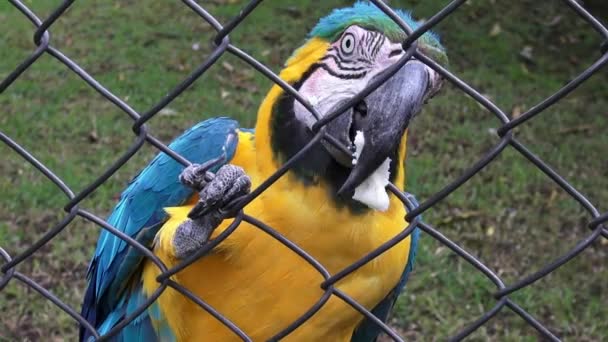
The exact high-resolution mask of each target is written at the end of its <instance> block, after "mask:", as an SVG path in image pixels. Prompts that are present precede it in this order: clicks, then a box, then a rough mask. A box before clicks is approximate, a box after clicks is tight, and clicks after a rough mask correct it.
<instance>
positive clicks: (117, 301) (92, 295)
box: [81, 118, 238, 341]
mask: <svg viewBox="0 0 608 342" xmlns="http://www.w3.org/2000/svg"><path fill="white" fill-rule="evenodd" d="M237 129H238V123H237V122H236V121H234V120H231V119H228V118H215V119H209V120H205V121H203V122H201V123H199V124H197V125H195V126H193V127H192V128H190V129H189V130H187V131H186V132H184V133H183V134H182V135H181V136H180V137H178V138H177V139H176V140H174V141H173V142H172V143H171V144H170V145H169V147H170V148H171V149H172V150H173V151H175V152H177V153H178V154H180V155H181V156H183V157H184V158H186V159H188V160H189V161H191V162H193V163H204V162H206V161H208V160H211V159H215V158H218V157H220V156H222V155H223V154H225V157H226V162H228V161H230V160H231V159H232V157H233V155H234V152H235V150H236V146H237V143H238V141H237V136H236V132H237ZM219 166H220V165H218V166H216V168H219ZM182 169H183V166H182V165H181V164H179V163H178V162H176V161H175V160H173V158H171V157H170V156H168V155H167V154H164V153H159V154H158V155H157V156H156V157H155V158H154V159H153V160H152V161H151V162H150V164H149V165H148V166H147V167H146V168H144V169H143V170H142V171H141V172H140V173H139V174H138V175H137V176H136V177H135V178H133V180H131V181H130V182H129V184H128V186H127V188H126V189H125V190H124V191H123V193H122V194H121V197H120V200H119V202H118V204H117V205H116V207H115V208H114V211H113V212H112V214H110V216H109V217H108V220H107V221H108V223H109V224H111V225H112V226H113V227H115V228H116V229H118V230H120V231H122V232H124V233H125V234H127V235H129V236H131V237H133V238H137V239H138V241H140V242H141V243H143V244H144V245H146V246H150V243H151V241H152V239H153V237H154V236H155V234H156V232H157V231H158V229H159V228H160V226H161V224H159V223H162V222H163V221H164V220H165V218H166V213H165V212H164V210H163V208H165V207H170V206H177V205H180V204H182V203H184V202H185V201H186V200H188V199H189V198H190V197H191V196H192V195H193V192H192V190H190V189H188V188H186V187H184V186H183V185H182V184H180V183H179V180H178V176H179V173H180V172H181V170H182ZM212 171H213V170H212ZM150 227H153V229H149V231H146V232H145V234H142V235H139V236H138V234H140V232H141V231H142V230H143V229H144V228H150ZM150 237H152V239H151V238H150ZM127 247H128V244H127V243H126V242H125V241H123V240H122V239H120V238H118V237H117V236H115V235H113V234H111V233H110V232H108V231H105V230H104V231H102V232H101V234H100V237H99V240H98V242H97V248H96V250H95V254H94V257H93V259H92V260H91V263H90V265H89V271H88V278H89V286H88V288H87V291H86V293H85V299H84V303H83V308H82V313H83V316H84V317H85V318H86V319H87V320H88V321H89V322H90V323H91V324H93V325H94V326H96V327H99V331H100V333H104V332H107V331H109V330H110V329H111V327H112V326H114V325H115V324H116V322H118V321H119V320H120V319H121V318H122V317H124V316H125V315H126V314H127V315H128V313H127V312H128V311H132V310H134V309H133V308H134V307H135V308H136V307H137V303H139V302H140V301H141V298H140V297H142V298H143V297H144V296H143V294H142V293H141V289H139V288H136V289H135V290H133V292H132V293H130V294H129V298H125V297H126V296H124V295H122V294H121V293H116V292H117V291H114V290H116V289H123V288H125V285H126V284H127V283H129V282H131V281H132V280H133V276H134V274H135V275H136V273H134V272H137V269H138V267H137V265H138V263H139V262H140V261H141V258H142V256H141V254H140V253H133V252H131V253H129V250H130V249H129V248H127ZM142 316H145V317H143V318H141V319H140V318H138V319H137V320H136V321H134V322H133V323H132V324H131V325H129V326H128V327H127V328H129V329H126V330H125V331H124V332H121V335H120V336H122V337H120V336H119V337H118V338H119V340H120V339H124V340H127V341H138V340H143V341H148V339H141V338H142V337H144V336H147V335H148V334H147V333H146V331H147V330H146V329H148V328H150V329H151V325H150V324H149V318H147V314H145V315H143V314H142ZM146 319H147V320H148V323H146ZM133 329H134V330H133ZM135 332H137V333H141V335H137V334H136V333H135ZM87 336H88V333H87V332H86V331H84V330H82V329H81V340H86V339H87ZM135 337H137V338H135Z"/></svg>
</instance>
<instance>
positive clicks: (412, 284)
mask: <svg viewBox="0 0 608 342" xmlns="http://www.w3.org/2000/svg"><path fill="white" fill-rule="evenodd" d="M419 227H420V229H421V230H423V231H424V232H426V233H427V234H428V235H430V236H425V235H424V234H423V235H422V236H421V240H420V241H421V247H420V255H421V258H419V259H418V261H417V264H418V266H416V267H418V269H419V270H420V267H422V266H420V265H424V258H425V253H428V252H429V251H428V250H425V249H424V246H425V244H428V243H429V242H425V240H429V238H432V239H434V240H436V241H433V240H431V241H432V243H434V244H435V245H438V246H439V247H438V248H437V249H435V252H434V253H435V254H441V253H444V250H445V249H444V248H445V247H448V248H449V249H451V250H452V252H453V253H455V254H456V255H457V256H459V257H458V258H456V259H454V258H453V260H456V261H455V262H456V263H457V265H463V264H462V263H460V260H461V259H460V257H462V258H464V259H466V261H467V263H468V264H470V265H472V266H473V267H475V268H476V269H477V272H472V273H471V275H472V276H473V280H472V281H475V283H476V284H477V285H480V284H481V283H484V280H483V278H482V277H480V276H481V274H483V275H485V277H486V278H487V279H488V280H490V281H491V282H492V283H494V285H495V286H497V287H498V288H503V287H504V284H503V283H502V280H500V278H499V277H498V276H497V275H496V274H495V273H494V272H493V271H492V270H491V269H489V268H488V267H486V266H485V265H484V264H483V263H482V262H481V261H480V260H478V259H477V258H476V257H475V256H473V255H472V254H470V253H469V252H467V251H466V250H464V249H463V248H462V247H460V246H459V245H458V244H457V243H455V242H453V241H451V240H450V239H449V238H447V237H446V236H445V235H443V234H442V233H441V232H440V231H438V230H437V229H435V228H434V227H432V226H431V225H429V224H427V223H425V222H421V223H420V224H419ZM426 255H427V256H428V254H426ZM428 257H429V258H431V259H434V258H436V256H428ZM421 259H422V260H421ZM446 262H449V260H446ZM429 264H432V265H436V264H437V263H436V262H435V261H433V262H430V263H429ZM464 265H467V264H464ZM443 266H445V265H443ZM427 267H431V266H427ZM415 269H416V268H415ZM444 269H445V268H444V267H441V270H439V271H437V272H435V273H427V272H424V273H422V274H430V277H438V278H437V279H438V280H440V278H442V277H452V276H454V274H453V273H446V272H443V271H442V270H444ZM479 272H481V274H480V273H479ZM420 276H421V275H418V276H417V277H420ZM458 280H459V278H457V277H456V279H455V280H454V281H453V282H458ZM417 281H420V279H417V278H416V277H412V278H410V280H409V281H408V283H409V285H408V286H409V287H407V286H406V292H405V296H408V295H411V294H413V295H415V297H414V298H409V299H410V300H413V301H420V300H422V301H425V300H427V301H428V300H431V301H432V300H434V299H435V298H438V297H441V295H443V294H444V293H445V289H444V290H443V291H440V292H441V294H433V295H432V296H419V293H420V292H421V291H424V290H427V289H434V287H431V286H429V285H428V284H429V280H428V279H426V280H424V283H425V284H424V285H421V286H422V289H418V290H417V289H416V282H417ZM462 289H464V290H470V289H472V288H470V287H466V286H464V285H463V286H462ZM450 292H453V291H450ZM478 298H483V299H485V300H488V301H489V299H490V298H491V297H489V295H484V296H478ZM401 303H405V300H404V299H401V301H400V302H398V304H397V312H398V310H399V306H400V305H402V304H401ZM431 304H432V303H431ZM436 304H437V305H435V311H436V310H437V309H438V308H441V309H445V308H451V309H454V308H459V306H451V307H450V306H448V305H445V300H443V301H438V302H437V303H436ZM503 305H504V301H499V302H498V303H494V301H492V302H491V306H490V307H489V308H488V309H487V311H484V310H483V309H482V310H481V311H480V312H479V317H475V318H471V320H470V321H469V322H468V323H467V325H466V326H465V327H460V328H454V329H458V330H457V331H452V332H447V331H445V334H446V335H447V334H454V333H457V335H455V336H453V337H457V336H460V338H463V337H465V336H467V335H469V334H470V333H472V332H473V331H475V330H476V329H478V328H479V326H481V325H483V324H484V323H485V322H486V321H487V320H490V319H492V318H493V317H494V315H495V314H496V313H497V312H498V311H499V310H500V309H501V307H502V306H503ZM429 307H430V306H429V303H424V304H421V306H417V305H412V306H410V305H408V306H407V308H406V310H407V316H408V317H426V316H428V315H429V312H428V311H426V312H425V311H423V312H420V313H417V314H411V310H416V308H429ZM431 314H433V312H431ZM458 314H459V315H462V314H463V313H462V312H459V313H458ZM448 317H454V316H453V315H452V316H448ZM433 322H437V320H433ZM416 323H417V324H419V325H420V326H423V327H426V326H428V325H429V324H431V323H429V322H426V321H424V320H421V319H420V320H418V321H417V322H416ZM459 325H464V322H460V324H459ZM446 326H447V325H443V324H442V325H440V326H432V327H430V328H429V329H432V330H433V331H437V330H441V327H446Z"/></svg>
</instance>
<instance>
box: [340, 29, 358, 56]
mask: <svg viewBox="0 0 608 342" xmlns="http://www.w3.org/2000/svg"><path fill="white" fill-rule="evenodd" d="M340 48H341V49H342V52H343V53H344V54H345V55H350V54H351V53H353V51H354V50H355V36H354V35H353V34H352V33H347V34H345V35H344V37H342V45H341V46H340Z"/></svg>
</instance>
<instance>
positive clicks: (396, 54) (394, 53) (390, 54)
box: [388, 49, 403, 58]
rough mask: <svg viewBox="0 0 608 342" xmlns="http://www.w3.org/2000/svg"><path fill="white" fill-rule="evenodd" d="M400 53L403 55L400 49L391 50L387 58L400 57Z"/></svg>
mask: <svg viewBox="0 0 608 342" xmlns="http://www.w3.org/2000/svg"><path fill="white" fill-rule="evenodd" d="M401 53H403V50H402V49H399V50H393V51H391V52H390V53H389V54H388V58H392V57H395V56H399V55H401Z"/></svg>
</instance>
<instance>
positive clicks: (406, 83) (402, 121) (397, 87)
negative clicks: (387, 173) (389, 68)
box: [327, 60, 430, 195]
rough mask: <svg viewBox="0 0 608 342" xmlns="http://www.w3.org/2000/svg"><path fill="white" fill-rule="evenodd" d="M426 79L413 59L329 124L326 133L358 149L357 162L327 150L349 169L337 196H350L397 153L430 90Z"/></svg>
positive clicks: (427, 74)
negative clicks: (358, 139) (357, 138)
mask: <svg viewBox="0 0 608 342" xmlns="http://www.w3.org/2000/svg"><path fill="white" fill-rule="evenodd" d="M429 77H430V75H429V71H428V68H427V67H426V66H425V65H424V64H423V63H421V62H419V61H416V60H412V61H410V62H408V63H406V64H405V65H404V66H403V67H402V68H401V69H399V71H397V73H395V74H394V75H393V76H392V77H391V78H389V79H388V80H387V81H386V82H384V83H383V84H382V85H381V86H380V87H378V88H377V89H376V90H375V91H374V92H372V93H371V94H370V95H368V96H367V97H366V98H365V99H364V100H363V101H362V102H360V103H359V104H358V105H356V106H354V108H353V109H351V110H350V113H345V114H343V115H341V116H340V117H338V118H336V119H335V120H334V121H332V122H331V123H330V124H328V127H327V131H328V133H329V134H338V136H336V138H338V140H340V141H343V142H346V141H345V140H346V139H347V138H348V142H349V143H350V145H351V146H353V147H354V146H356V148H357V149H361V150H360V153H359V151H357V155H358V156H357V158H356V161H353V160H352V159H351V160H348V161H346V160H343V159H345V158H344V153H341V157H338V156H337V153H335V151H333V152H332V150H331V149H329V152H330V153H331V154H332V155H334V157H335V158H336V160H337V161H338V162H340V163H342V164H346V163H345V162H347V163H349V164H350V165H348V167H352V170H351V171H350V174H349V175H348V177H347V179H346V181H345V182H344V184H343V185H342V187H341V188H340V190H339V191H338V194H339V195H351V194H352V193H353V192H354V190H355V188H356V187H357V186H358V185H359V184H361V183H362V182H363V181H365V179H367V178H368V177H369V176H370V175H371V174H372V173H374V171H376V169H378V168H379V166H380V165H381V164H383V163H384V162H385V161H386V160H387V158H390V157H392V156H394V155H395V154H396V151H397V148H398V147H399V144H400V142H401V138H402V137H403V134H404V133H405V130H406V129H407V127H408V125H409V123H410V120H411V119H412V118H413V117H414V115H416V114H417V113H418V111H419V110H420V108H421V106H422V103H423V101H424V99H425V95H427V92H428V91H429V84H430V82H429ZM372 81H373V80H372ZM349 114H350V115H349ZM361 133H362V135H363V139H362V140H363V141H364V142H363V143H362V144H356V139H355V137H356V136H357V135H360V134H361ZM334 136H335V135H334ZM361 145H362V146H361ZM353 164H354V165H353ZM345 166H347V165H345Z"/></svg>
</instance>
